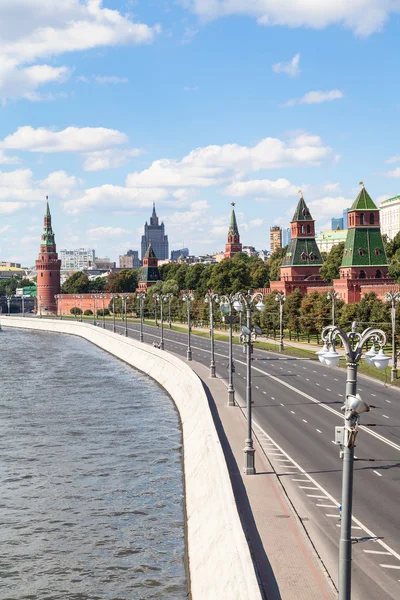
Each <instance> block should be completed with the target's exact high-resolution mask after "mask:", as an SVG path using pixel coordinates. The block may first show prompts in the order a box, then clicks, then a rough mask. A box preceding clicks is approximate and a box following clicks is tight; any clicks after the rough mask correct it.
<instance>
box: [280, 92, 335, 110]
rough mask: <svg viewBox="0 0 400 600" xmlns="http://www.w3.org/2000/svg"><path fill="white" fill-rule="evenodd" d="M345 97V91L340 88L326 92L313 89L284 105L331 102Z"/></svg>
mask: <svg viewBox="0 0 400 600" xmlns="http://www.w3.org/2000/svg"><path fill="white" fill-rule="evenodd" d="M340 98H344V94H343V92H341V91H340V90H329V91H326V92H322V91H312V92H307V93H306V94H304V96H302V97H301V98H292V99H291V100H288V101H287V102H285V104H282V106H283V107H288V106H295V105H296V104H322V103H323V102H331V101H332V100H340Z"/></svg>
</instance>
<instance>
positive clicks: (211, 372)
mask: <svg viewBox="0 0 400 600" xmlns="http://www.w3.org/2000/svg"><path fill="white" fill-rule="evenodd" d="M215 376H216V375H215V364H214V363H211V365H210V377H215Z"/></svg>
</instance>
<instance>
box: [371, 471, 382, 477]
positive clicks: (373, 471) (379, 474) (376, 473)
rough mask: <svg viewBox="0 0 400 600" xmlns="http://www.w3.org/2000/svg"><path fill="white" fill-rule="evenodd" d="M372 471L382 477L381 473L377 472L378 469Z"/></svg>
mask: <svg viewBox="0 0 400 600" xmlns="http://www.w3.org/2000/svg"><path fill="white" fill-rule="evenodd" d="M372 472H373V473H375V475H378V477H382V473H378V471H372Z"/></svg>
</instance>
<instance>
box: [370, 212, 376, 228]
mask: <svg viewBox="0 0 400 600" xmlns="http://www.w3.org/2000/svg"><path fill="white" fill-rule="evenodd" d="M369 224H370V225H375V215H374V213H371V214H370V215H369Z"/></svg>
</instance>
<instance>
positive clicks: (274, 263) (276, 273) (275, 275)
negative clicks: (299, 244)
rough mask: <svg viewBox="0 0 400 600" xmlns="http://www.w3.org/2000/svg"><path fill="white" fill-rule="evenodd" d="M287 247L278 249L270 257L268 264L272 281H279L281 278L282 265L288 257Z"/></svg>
mask: <svg viewBox="0 0 400 600" xmlns="http://www.w3.org/2000/svg"><path fill="white" fill-rule="evenodd" d="M287 248H288V247H287V246H285V247H284V248H277V249H276V250H275V252H274V253H273V254H271V256H270V257H269V259H268V260H267V262H266V266H267V269H268V271H269V279H270V281H279V280H280V278H281V264H282V261H283V259H284V258H285V256H286V252H287Z"/></svg>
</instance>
